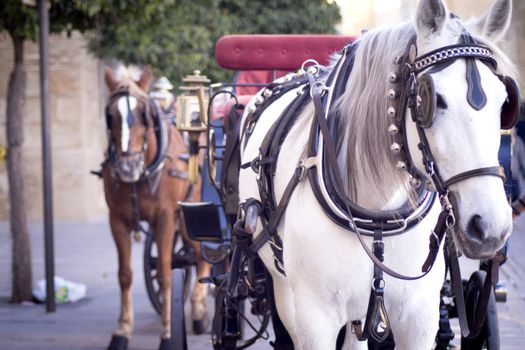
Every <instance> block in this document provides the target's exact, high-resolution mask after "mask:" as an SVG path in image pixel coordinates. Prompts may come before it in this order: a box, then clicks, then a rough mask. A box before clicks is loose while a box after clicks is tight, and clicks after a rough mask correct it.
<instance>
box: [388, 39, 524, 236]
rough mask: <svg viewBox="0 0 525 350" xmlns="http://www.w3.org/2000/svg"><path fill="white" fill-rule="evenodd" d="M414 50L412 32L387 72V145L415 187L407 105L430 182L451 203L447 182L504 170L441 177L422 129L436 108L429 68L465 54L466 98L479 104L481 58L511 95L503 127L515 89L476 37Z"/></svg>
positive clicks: (513, 110)
mask: <svg viewBox="0 0 525 350" xmlns="http://www.w3.org/2000/svg"><path fill="white" fill-rule="evenodd" d="M416 56H417V49H416V45H415V37H414V38H413V39H412V40H411V43H410V44H409V49H408V54H407V55H405V56H404V57H402V58H400V59H397V60H396V62H395V64H396V65H397V67H398V71H397V72H393V73H391V75H390V77H389V80H390V83H391V84H392V88H391V89H390V90H389V92H388V98H389V101H390V102H391V103H390V106H389V107H388V111H387V114H388V117H389V118H390V119H391V120H392V124H391V125H390V126H389V130H388V131H389V133H390V135H391V137H392V144H391V148H390V150H391V152H393V153H394V154H395V155H396V157H397V158H398V162H397V167H398V168H399V169H405V170H407V171H408V173H409V174H410V175H411V178H410V182H411V184H412V185H414V187H419V186H420V185H421V177H422V176H424V175H422V174H421V172H420V171H419V170H418V169H417V168H416V166H415V165H414V163H413V162H412V160H411V159H410V154H409V151H408V147H406V146H405V145H407V144H408V142H407V135H406V132H404V130H403V127H404V123H406V119H407V117H406V115H405V114H406V111H407V109H408V110H410V112H411V116H412V120H413V122H414V123H415V125H416V130H417V133H418V136H419V144H418V148H419V149H420V150H421V153H422V156H423V164H424V168H425V172H426V176H427V177H428V178H429V179H431V180H432V184H433V185H434V187H435V189H436V191H437V192H438V193H439V194H440V196H441V197H442V200H443V201H445V202H446V203H447V204H446V205H449V204H450V200H449V199H448V195H449V188H450V186H452V185H453V184H456V183H458V182H461V181H464V180H467V179H470V178H473V177H478V176H496V177H500V178H502V179H503V178H504V175H503V173H502V171H501V170H500V167H499V165H494V166H489V167H482V168H476V169H471V170H467V171H464V172H461V173H459V174H457V175H454V176H452V177H450V178H449V179H446V180H444V179H443V177H442V176H441V174H440V171H439V164H437V163H436V161H435V159H434V156H433V154H432V151H431V150H430V146H429V142H428V139H427V135H426V132H425V130H426V129H428V128H429V127H431V125H432V123H433V121H434V118H435V112H436V92H435V90H434V84H433V80H432V77H431V76H432V74H433V73H436V72H439V71H441V70H443V69H446V68H447V67H448V66H449V65H450V64H451V63H453V62H454V61H455V60H457V59H466V61H467V82H468V93H467V100H468V102H469V104H470V105H471V106H472V107H473V108H475V109H476V110H480V109H482V108H483V107H484V106H485V104H486V96H485V95H484V92H483V88H482V86H481V81H480V75H479V72H478V70H477V67H476V65H475V63H474V61H475V60H479V61H481V62H483V63H484V64H486V65H487V66H488V67H489V68H491V70H492V71H493V72H494V74H496V75H497V76H498V77H499V79H500V80H501V81H502V82H503V83H504V84H505V87H506V89H507V94H508V96H509V98H508V100H507V101H506V102H505V104H504V106H503V109H502V115H501V128H502V129H510V128H512V127H513V126H514V124H515V123H516V119H517V116H518V106H519V104H518V103H517V101H518V100H519V98H518V96H519V92H518V88H517V85H516V83H515V82H514V80H513V79H512V78H510V77H505V76H501V75H498V74H497V73H496V69H497V62H496V60H495V58H494V54H493V53H492V51H491V50H490V49H489V48H488V47H486V46H484V45H480V44H478V43H476V42H475V41H474V39H472V37H470V36H468V35H464V36H462V38H461V40H460V43H459V44H456V45H451V46H446V47H443V48H440V49H437V50H434V51H431V52H429V53H427V54H425V55H424V56H422V57H416ZM454 224H455V215H454V210H449V217H448V219H447V225H448V226H449V227H452V226H454Z"/></svg>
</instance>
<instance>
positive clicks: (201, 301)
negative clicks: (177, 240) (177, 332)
mask: <svg viewBox="0 0 525 350" xmlns="http://www.w3.org/2000/svg"><path fill="white" fill-rule="evenodd" d="M191 244H192V246H193V248H194V249H195V254H196V255H197V257H198V259H197V282H196V283H195V286H194V287H193V293H192V294H191V318H192V320H193V331H194V332H195V333H196V334H201V333H204V332H205V331H206V328H207V327H208V305H207V304H206V299H207V296H208V285H207V284H204V283H199V282H198V281H199V279H200V278H202V277H207V276H210V274H211V265H210V264H209V263H207V262H206V261H204V259H202V255H201V246H200V244H199V243H198V242H194V241H193V242H192V243H191Z"/></svg>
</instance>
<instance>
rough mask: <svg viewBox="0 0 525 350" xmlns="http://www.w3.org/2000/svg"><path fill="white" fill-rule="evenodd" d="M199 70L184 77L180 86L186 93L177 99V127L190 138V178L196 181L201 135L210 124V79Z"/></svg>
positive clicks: (191, 180)
mask: <svg viewBox="0 0 525 350" xmlns="http://www.w3.org/2000/svg"><path fill="white" fill-rule="evenodd" d="M200 73H201V72H200V71H198V70H195V71H193V75H187V76H186V77H185V78H183V79H182V82H183V83H185V84H186V85H181V86H180V87H179V88H180V89H181V90H182V91H185V92H186V93H185V94H183V95H180V96H179V97H178V99H177V128H178V129H179V130H180V131H184V132H187V133H188V135H189V139H190V149H189V153H190V154H189V156H190V157H189V164H188V168H189V169H188V178H189V180H190V182H191V183H195V180H196V179H197V175H198V172H199V161H198V158H199V136H200V134H201V133H202V132H204V131H206V130H207V126H208V110H207V108H208V100H209V96H208V86H207V85H208V84H209V83H210V80H209V79H208V78H207V77H206V76H205V75H201V74H200Z"/></svg>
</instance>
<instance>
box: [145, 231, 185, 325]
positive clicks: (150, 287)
mask: <svg viewBox="0 0 525 350" xmlns="http://www.w3.org/2000/svg"><path fill="white" fill-rule="evenodd" d="M174 244H175V248H174V249H173V257H172V263H171V267H172V269H173V268H177V267H183V268H184V270H185V275H184V284H183V285H184V296H185V298H188V296H189V295H190V289H191V265H186V266H178V265H179V263H178V262H177V260H180V259H177V257H180V256H185V255H186V251H187V250H186V249H187V248H186V247H185V246H184V245H183V243H182V239H181V235H180V234H178V233H177V234H176V236H175V242H174ZM157 254H158V253H157V244H156V243H155V238H154V237H153V233H152V232H151V231H150V234H148V235H147V236H146V241H145V242H144V257H143V264H144V280H145V282H146V291H147V292H148V297H149V300H150V302H151V305H152V306H153V308H154V309H155V311H157V313H158V314H159V315H160V314H161V312H162V296H161V294H160V286H159V283H158V281H157V257H158V255H157ZM173 283H175V282H173Z"/></svg>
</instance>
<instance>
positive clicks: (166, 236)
mask: <svg viewBox="0 0 525 350" xmlns="http://www.w3.org/2000/svg"><path fill="white" fill-rule="evenodd" d="M154 228H155V241H156V242H157V249H158V261H157V281H158V282H159V287H160V293H161V296H162V301H163V302H162V313H161V323H162V331H161V338H162V339H167V338H170V337H171V329H170V322H171V259H172V256H173V239H174V235H175V216H174V214H173V210H165V211H163V212H161V213H160V214H159V216H157V219H156V222H155V224H154Z"/></svg>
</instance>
